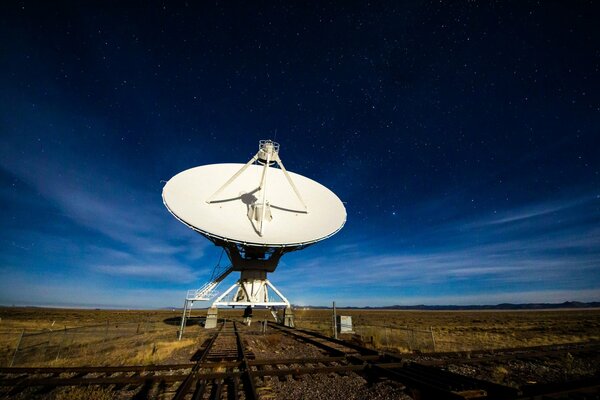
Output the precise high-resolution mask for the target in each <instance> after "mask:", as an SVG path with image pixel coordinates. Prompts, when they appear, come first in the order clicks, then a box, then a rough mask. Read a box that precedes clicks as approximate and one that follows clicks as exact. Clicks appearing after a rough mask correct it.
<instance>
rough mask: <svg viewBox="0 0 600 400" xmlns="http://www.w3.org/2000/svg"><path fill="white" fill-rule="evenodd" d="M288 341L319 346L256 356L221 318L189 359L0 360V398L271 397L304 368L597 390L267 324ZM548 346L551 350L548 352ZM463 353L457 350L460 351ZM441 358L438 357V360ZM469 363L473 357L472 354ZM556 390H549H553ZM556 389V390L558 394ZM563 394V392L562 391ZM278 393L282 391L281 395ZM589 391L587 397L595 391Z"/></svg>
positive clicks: (433, 382) (422, 385)
mask: <svg viewBox="0 0 600 400" xmlns="http://www.w3.org/2000/svg"><path fill="white" fill-rule="evenodd" d="M269 327H270V331H271V332H279V333H281V334H283V335H286V336H288V337H290V338H292V339H294V340H295V341H298V342H302V343H305V344H307V345H309V346H314V347H316V348H318V349H319V350H320V353H321V354H322V355H321V356H318V357H298V358H284V359H256V358H255V357H254V354H253V353H252V352H251V351H249V350H248V349H247V346H246V344H245V340H244V334H245V333H244V332H246V333H248V332H247V330H246V331H244V329H245V327H244V328H243V327H242V326H240V325H239V324H238V323H237V322H235V321H223V322H221V324H220V325H219V327H218V328H217V329H216V331H215V332H214V334H213V335H212V336H211V337H210V338H209V339H208V340H207V341H206V342H205V343H204V344H203V346H202V347H201V348H200V349H199V350H198V352H197V353H196V355H195V357H194V361H195V362H193V363H185V364H175V365H150V366H122V367H64V368H0V398H11V399H12V398H14V397H20V398H44V396H45V395H46V394H48V393H50V392H51V391H52V390H54V389H55V388H59V387H65V386H91V385H99V386H103V387H108V388H110V390H111V391H112V392H114V393H115V396H114V397H115V398H131V399H150V398H161V399H174V400H182V399H186V400H189V399H194V400H199V399H223V398H226V399H259V398H269V399H272V398H274V397H275V394H274V393H271V392H270V391H269V385H268V379H273V377H292V378H293V379H297V378H298V377H300V376H302V375H307V374H332V373H333V374H341V375H352V374H360V375H361V376H363V377H364V378H365V379H367V380H368V381H369V382H372V383H373V382H379V381H384V382H385V381H394V382H398V383H400V384H401V385H404V387H406V389H407V390H406V391H407V392H408V393H410V394H411V395H412V396H413V397H414V398H418V399H475V398H476V399H541V398H563V399H564V398H570V397H569V396H572V395H573V396H580V397H573V398H586V397H581V395H582V394H586V393H587V394H589V393H592V396H595V394H594V393H596V394H597V393H599V392H598V391H599V390H600V384H598V382H600V379H594V378H589V379H587V380H582V381H578V382H566V383H562V384H554V385H525V386H524V387H522V388H518V389H517V388H513V387H508V386H503V385H498V384H495V383H491V382H488V381H484V380H478V379H474V378H470V377H466V376H463V375H459V374H456V373H452V372H450V371H447V370H445V369H444V368H443V366H444V365H448V364H451V363H459V362H460V360H461V359H462V358H466V357H463V356H464V354H463V353H441V354H436V357H438V356H439V357H442V358H441V359H436V360H424V361H419V362H417V361H415V360H411V359H407V358H401V357H400V356H397V355H391V354H385V353H379V352H377V351H375V350H372V349H368V348H365V347H363V346H360V345H357V344H354V343H350V342H346V341H342V340H337V339H333V338H330V337H327V336H325V335H322V334H320V333H317V332H313V331H309V330H304V329H294V328H288V327H284V326H281V325H276V324H269ZM594 346H598V343H595V344H589V346H587V347H586V346H584V345H566V346H563V347H562V348H560V349H559V348H554V349H550V348H535V349H532V350H531V351H530V352H529V354H533V356H534V357H541V354H546V355H548V354H554V353H556V352H558V351H563V350H564V351H569V352H576V351H581V352H585V351H597V349H598V347H594ZM552 352H554V353H552ZM527 354H528V352H527V351H524V350H523V349H510V351H505V352H503V353H500V354H495V355H496V356H500V357H504V358H507V357H513V356H514V357H524V356H526V355H527ZM461 357H462V358H461ZM470 357H471V358H470V359H469V358H466V359H467V360H480V361H481V362H486V361H484V360H487V362H489V361H490V360H491V358H490V357H491V356H490V353H489V352H487V353H484V352H482V353H481V354H477V353H476V354H474V352H471V353H470ZM444 358H445V364H443V363H442V361H444ZM474 363H475V362H474ZM552 396H556V397H552ZM560 396H562V397H560ZM565 396H567V397H565ZM283 397H285V395H284V396H283ZM599 397H600V396H596V397H589V398H599Z"/></svg>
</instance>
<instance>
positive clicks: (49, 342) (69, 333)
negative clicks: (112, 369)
mask: <svg viewBox="0 0 600 400" xmlns="http://www.w3.org/2000/svg"><path fill="white" fill-rule="evenodd" d="M176 333H177V326H168V327H165V324H164V323H162V322H161V323H159V322H139V323H137V322H133V323H111V322H110V321H107V322H106V323H104V324H98V325H91V326H82V327H76V328H66V327H65V328H63V329H55V330H51V331H42V332H40V331H29V332H28V331H27V330H22V331H21V332H14V331H9V332H0V337H1V338H2V343H4V346H3V347H2V349H0V365H1V366H8V367H17V366H36V365H51V364H52V363H60V362H61V361H62V362H63V363H64V361H65V360H76V359H85V360H91V362H92V363H98V364H102V363H103V362H102V361H103V360H102V358H103V355H104V354H107V353H108V352H111V351H113V350H115V349H116V348H117V347H118V346H128V347H136V348H139V347H140V346H147V345H151V344H152V343H153V342H156V341H157V340H160V339H161V338H163V339H166V338H168V339H174V338H175V337H176ZM88 362H89V361H88Z"/></svg>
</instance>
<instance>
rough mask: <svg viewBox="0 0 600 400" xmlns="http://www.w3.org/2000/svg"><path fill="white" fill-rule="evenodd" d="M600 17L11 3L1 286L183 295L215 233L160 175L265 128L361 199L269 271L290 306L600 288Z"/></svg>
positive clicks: (89, 296)
mask: <svg viewBox="0 0 600 400" xmlns="http://www.w3.org/2000/svg"><path fill="white" fill-rule="evenodd" d="M599 20H600V12H599V8H598V6H597V5H596V6H593V5H592V2H584V1H572V2H571V1H563V2H554V1H548V2H541V4H540V3H537V2H535V3H534V2H527V1H512V2H499V3H495V2H478V1H463V2H449V3H448V4H445V3H439V2H435V3H434V2H419V1H408V2H396V1H382V2H373V3H367V2H347V1H340V2H337V3H335V2H334V3H331V2H292V1H282V2H279V3H271V2H269V3H262V2H243V3H241V2H217V3H214V2H203V1H202V2H192V1H190V2H188V3H182V2H165V3H162V2H152V1H150V2H146V1H143V2H142V1H140V2H124V1H119V2H93V1H73V2H60V1H39V2H37V3H36V2H28V1H5V2H2V5H1V6H0V39H1V40H0V88H1V90H0V135H1V136H0V139H1V140H0V209H1V210H2V217H1V218H0V304H4V305H11V304H16V305H26V304H36V305H59V306H89V307H137V308H141V307H163V306H181V305H182V304H183V298H184V296H185V292H186V291H187V290H188V289H193V288H198V287H200V286H201V285H202V284H203V283H204V282H206V281H207V280H208V278H209V277H210V273H211V271H212V269H213V267H214V266H215V264H216V263H217V261H218V260H219V256H220V249H219V248H217V247H215V246H214V245H213V244H212V243H211V242H209V241H208V240H206V239H205V238H203V237H202V236H201V235H199V234H197V233H195V232H193V231H192V230H190V229H188V228H187V227H185V226H184V225H183V224H181V223H179V222H178V221H177V220H176V219H175V218H173V216H172V215H170V214H169V212H168V211H167V210H166V209H165V207H164V206H163V204H162V199H161V191H162V187H163V186H164V183H165V181H167V180H168V179H170V178H171V177H172V176H173V175H175V174H177V173H178V172H180V171H182V170H184V169H188V168H191V167H194V166H198V165H203V164H211V163H221V162H240V163H243V162H246V161H247V160H249V159H250V157H251V156H252V155H253V154H254V153H255V152H256V151H257V147H258V140H260V139H274V140H276V141H277V142H279V143H281V151H280V156H281V158H282V160H283V162H284V164H285V166H286V167H287V169H289V170H290V171H293V172H297V173H300V174H302V175H305V176H308V177H310V178H312V179H314V180H316V181H318V182H320V183H322V184H324V185H325V186H327V187H329V188H330V189H331V190H333V191H334V192H335V193H336V194H337V195H338V196H339V197H340V199H342V201H344V202H345V205H346V209H347V212H348V220H347V223H346V225H345V227H344V228H343V229H342V230H341V231H340V232H339V233H338V234H337V235H335V236H334V237H332V238H330V239H328V240H326V241H323V242H321V243H319V244H316V245H313V246H311V247H309V248H307V249H305V250H303V251H300V252H295V253H290V254H288V255H286V256H284V258H283V259H282V262H281V263H280V265H279V267H278V269H277V271H276V272H275V274H273V275H271V276H270V279H271V281H272V282H273V283H274V284H275V285H277V286H278V288H279V289H281V290H282V292H283V293H284V294H285V295H286V297H287V298H288V299H289V300H290V301H291V302H292V303H294V304H300V305H306V304H311V305H325V304H330V302H331V301H332V300H336V301H337V303H338V304H339V305H341V306H365V305H371V306H381V305H393V304H403V305H412V304H496V303H501V302H512V303H522V302H562V301H566V300H577V301H600V151H599V148H600V90H599V89H600V29H598V21H599ZM236 275H237V274H236ZM235 278H236V277H233V276H232V277H230V278H228V280H226V281H225V283H224V284H223V285H222V286H221V287H220V288H221V289H224V288H226V287H227V286H228V284H230V283H231V282H233V279H235Z"/></svg>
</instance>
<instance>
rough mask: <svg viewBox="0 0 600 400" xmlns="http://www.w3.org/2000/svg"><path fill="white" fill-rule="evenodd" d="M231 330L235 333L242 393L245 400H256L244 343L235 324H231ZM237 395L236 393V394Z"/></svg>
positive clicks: (256, 396) (252, 376)
mask: <svg viewBox="0 0 600 400" xmlns="http://www.w3.org/2000/svg"><path fill="white" fill-rule="evenodd" d="M233 330H234V332H235V339H236V343H237V349H238V357H239V358H240V361H242V368H241V371H242V386H243V387H244V392H245V394H246V399H249V400H256V399H258V395H257V394H256V385H255V384H254V375H253V371H252V367H251V366H250V364H249V363H248V356H247V354H246V348H245V347H244V342H243V340H242V335H241V333H240V331H239V330H238V328H237V324H236V322H235V321H234V322H233ZM236 395H237V392H236Z"/></svg>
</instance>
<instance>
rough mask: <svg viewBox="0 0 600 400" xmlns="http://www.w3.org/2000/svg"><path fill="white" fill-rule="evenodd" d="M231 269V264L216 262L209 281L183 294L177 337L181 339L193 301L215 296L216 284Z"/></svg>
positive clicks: (205, 299)
mask: <svg viewBox="0 0 600 400" xmlns="http://www.w3.org/2000/svg"><path fill="white" fill-rule="evenodd" d="M232 271H233V265H231V264H230V265H226V266H224V267H222V266H220V265H219V264H217V266H216V267H215V269H214V270H213V272H212V276H211V278H210V281H208V282H207V283H205V284H204V285H202V287H201V288H200V289H192V290H188V292H187V295H186V296H185V301H184V302H183V314H182V316H181V326H180V327H179V335H178V338H179V340H181V337H182V336H183V330H184V329H185V324H186V321H187V319H188V318H189V317H190V315H191V313H192V306H193V305H194V302H195V301H208V300H210V299H212V298H213V297H214V296H215V292H216V289H217V286H219V284H220V283H221V282H222V281H223V279H225V278H226V277H227V275H229V274H230V273H231V272H232Z"/></svg>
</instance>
